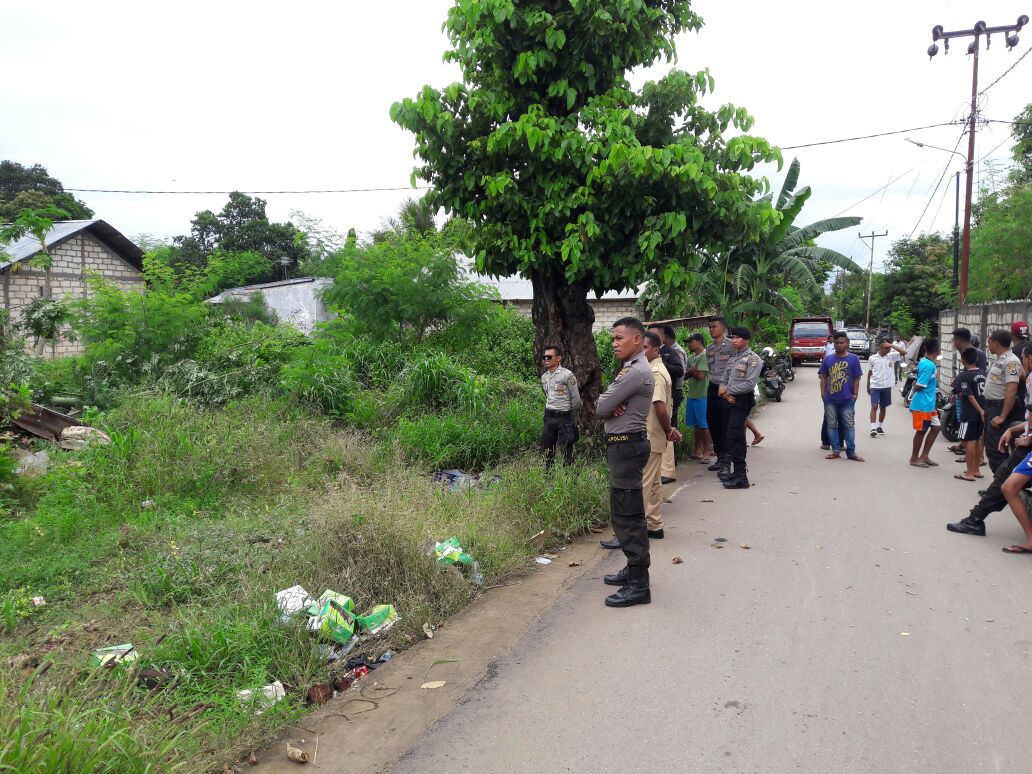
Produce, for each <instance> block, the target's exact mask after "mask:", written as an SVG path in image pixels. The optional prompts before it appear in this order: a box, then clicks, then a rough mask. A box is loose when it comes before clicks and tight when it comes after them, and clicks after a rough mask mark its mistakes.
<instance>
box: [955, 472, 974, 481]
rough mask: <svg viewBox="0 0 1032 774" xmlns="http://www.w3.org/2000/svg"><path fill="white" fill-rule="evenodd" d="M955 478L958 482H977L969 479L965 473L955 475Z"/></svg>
mask: <svg viewBox="0 0 1032 774" xmlns="http://www.w3.org/2000/svg"><path fill="white" fill-rule="evenodd" d="M953 477H954V478H955V479H957V480H958V481H974V480H975V479H974V478H968V477H967V476H965V475H964V474H963V473H955V474H954V476H953Z"/></svg>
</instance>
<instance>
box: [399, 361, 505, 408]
mask: <svg viewBox="0 0 1032 774" xmlns="http://www.w3.org/2000/svg"><path fill="white" fill-rule="evenodd" d="M397 393H398V394H400V396H401V399H402V401H403V405H404V407H405V409H406V410H408V411H410V412H414V413H418V412H419V411H420V410H424V411H425V410H432V411H436V410H439V409H447V410H452V411H458V412H461V413H465V414H468V415H470V416H476V415H478V414H481V413H483V411H484V410H485V407H486V405H487V394H486V393H487V390H486V382H485V380H484V379H483V377H481V376H479V375H478V374H475V373H473V372H472V371H471V370H470V369H468V368H464V367H462V366H460V365H458V364H457V363H456V362H455V361H454V360H453V359H452V358H451V357H449V356H448V355H446V354H444V353H443V352H435V353H432V354H428V355H424V356H423V357H421V358H420V359H418V360H416V361H415V362H414V363H412V364H411V365H410V366H408V367H407V368H406V369H405V370H404V371H403V372H402V374H401V378H400V379H399V380H398V386H397Z"/></svg>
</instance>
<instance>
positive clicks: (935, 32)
mask: <svg viewBox="0 0 1032 774" xmlns="http://www.w3.org/2000/svg"><path fill="white" fill-rule="evenodd" d="M1026 24H1028V17H1027V16H1025V15H1022V16H1019V17H1018V21H1017V24H1004V25H1001V26H999V27H989V26H987V25H986V23H985V22H984V21H980V22H975V26H974V27H972V28H971V29H969V30H954V31H952V32H946V31H945V30H944V29H943V27H942V25H941V24H939V25H936V26H935V27H933V28H932V45H930V46H929V47H928V58H929V59H931V58H932V57H933V56H935V55H936V54H938V53H939V47H938V46H937V45H936V41H939V40H941V41H943V47H944V48H945V50H946V53H947V54H948V53H949V51H950V39H951V38H965V37H974V40H973V41H971V43H969V44H968V47H967V52H968V53H969V54H971V112H970V114H969V115H968V152H967V179H966V181H965V185H964V236H963V240H962V243H961V252H960V289H959V293H958V296H959V298H958V299H957V300H958V303H959V304H966V303H967V291H968V265H969V263H970V259H971V194H972V187H973V185H974V177H975V175H974V166H975V119H976V118H977V117H978V52H979V49H980V48H981V37H982V36H983V35H985V47H986V50H988V48H989V46H990V44H991V43H992V34H993V33H994V32H997V33H1003V36H1004V37H1003V39H1004V42H1005V43H1006V45H1007V48H1008V49H1012V48H1014V47H1015V46H1016V45H1018V35H1017V33H1018V32H1019V31H1021V28H1022V27H1024V26H1025V25H1026Z"/></svg>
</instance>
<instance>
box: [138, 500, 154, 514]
mask: <svg viewBox="0 0 1032 774" xmlns="http://www.w3.org/2000/svg"><path fill="white" fill-rule="evenodd" d="M156 505H157V503H155V502H154V501H153V500H144V501H143V502H142V503H140V507H141V508H143V510H145V511H149V510H150V509H151V508H153V507H155V506H156Z"/></svg>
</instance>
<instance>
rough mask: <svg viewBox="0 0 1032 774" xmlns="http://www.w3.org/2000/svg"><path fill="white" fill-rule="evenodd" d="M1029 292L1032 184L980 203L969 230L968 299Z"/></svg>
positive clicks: (1031, 279) (1009, 296)
mask: <svg viewBox="0 0 1032 774" xmlns="http://www.w3.org/2000/svg"><path fill="white" fill-rule="evenodd" d="M1029 293H1032V182H1030V183H1029V184H1027V185H1024V186H1020V185H1016V186H1012V187H1010V188H1009V189H1008V190H1007V191H1006V193H1005V194H1002V195H990V196H987V197H984V198H983V199H982V200H981V201H980V202H979V207H978V221H977V225H976V226H975V227H974V228H973V229H972V230H971V266H970V274H969V277H968V300H969V301H972V302H986V301H1003V300H1006V299H1012V298H1027V297H1028V295H1029Z"/></svg>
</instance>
